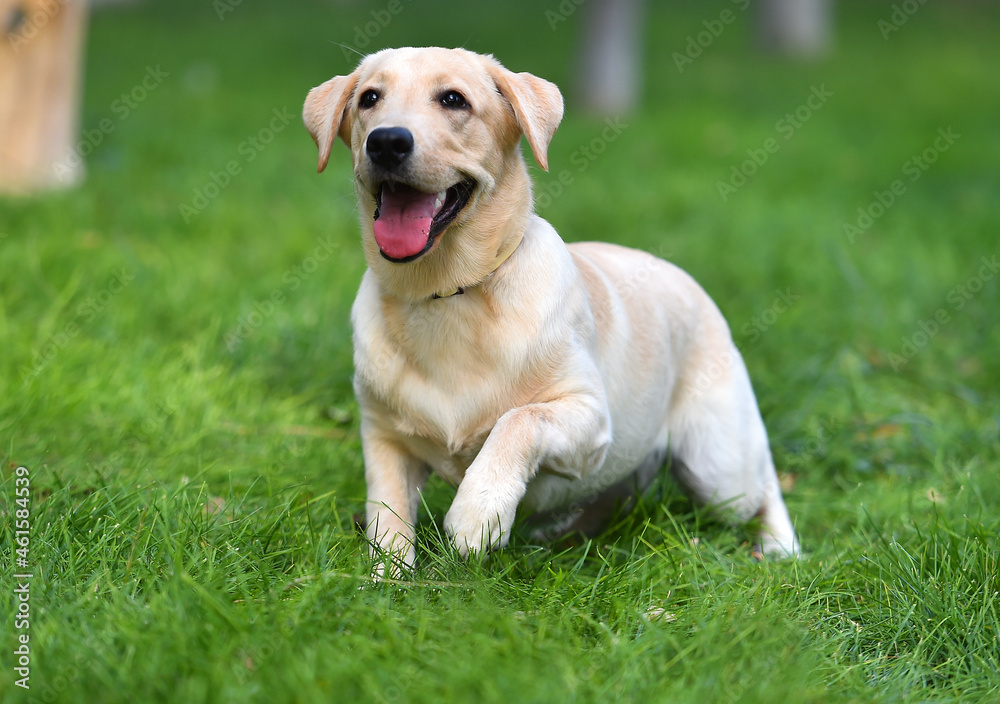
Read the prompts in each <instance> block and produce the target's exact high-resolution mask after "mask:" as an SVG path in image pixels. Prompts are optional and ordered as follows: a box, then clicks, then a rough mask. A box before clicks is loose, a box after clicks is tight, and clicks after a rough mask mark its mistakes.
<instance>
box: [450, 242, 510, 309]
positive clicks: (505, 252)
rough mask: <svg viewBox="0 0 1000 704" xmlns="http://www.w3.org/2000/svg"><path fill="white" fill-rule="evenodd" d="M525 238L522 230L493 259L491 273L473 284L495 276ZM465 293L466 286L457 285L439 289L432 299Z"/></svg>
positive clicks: (476, 284)
mask: <svg viewBox="0 0 1000 704" xmlns="http://www.w3.org/2000/svg"><path fill="white" fill-rule="evenodd" d="M523 239H524V233H523V232H522V233H521V234H520V235H518V236H517V237H515V238H514V239H513V240H512V241H511V243H510V244H508V245H507V246H506V247H505V248H504V249H502V250H500V252H499V253H498V254H497V257H496V259H494V260H493V268H492V269H491V270H490V273H489V274H487V275H486V276H485V277H484V278H483V279H482V281H479V282H478V283H475V284H473V286H478V285H479V284H481V283H482V282H483V281H486V279H488V278H490V277H491V276H493V274H495V273H497V269H499V268H500V267H501V266H502V265H503V263H504V262H505V261H507V260H508V259H510V257H511V255H512V254H514V252H516V251H517V248H518V247H520V246H521V241H522V240H523ZM463 293H465V287H463V286H457V287H455V288H453V289H448V290H445V291H438V292H437V293H435V294H434V295H433V296H431V299H437V298H451V297H452V296H458V295H461V294H463Z"/></svg>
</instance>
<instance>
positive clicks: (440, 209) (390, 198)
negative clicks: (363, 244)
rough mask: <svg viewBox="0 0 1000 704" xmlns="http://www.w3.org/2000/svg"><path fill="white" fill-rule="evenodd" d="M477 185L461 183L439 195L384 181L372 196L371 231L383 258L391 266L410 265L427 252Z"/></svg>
mask: <svg viewBox="0 0 1000 704" xmlns="http://www.w3.org/2000/svg"><path fill="white" fill-rule="evenodd" d="M475 187H476V184H475V182H473V181H461V182H459V183H456V184H455V185H454V186H452V187H451V188H448V189H447V190H444V191H441V192H440V193H424V192H423V191H418V190H417V189H416V188H413V187H412V186H407V185H405V184H402V183H397V182H394V181H386V182H384V183H383V184H382V185H380V186H379V188H378V191H376V192H375V222H374V224H373V230H374V232H375V241H376V242H377V243H378V248H379V251H380V252H381V253H382V256H383V257H384V258H386V259H388V260H389V261H390V262H396V263H400V264H401V263H403V262H409V261H413V260H414V259H416V258H417V257H419V256H421V255H422V254H425V253H427V252H428V251H430V249H431V247H433V246H434V240H435V238H436V237H437V236H438V235H439V234H441V233H442V232H444V230H445V228H446V227H448V225H450V224H451V223H452V221H453V220H454V219H455V218H457V217H458V214H459V213H460V212H461V211H462V208H464V207H465V206H466V204H467V203H468V202H469V198H471V197H472V192H473V191H474V190H475Z"/></svg>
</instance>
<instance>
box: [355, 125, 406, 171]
mask: <svg viewBox="0 0 1000 704" xmlns="http://www.w3.org/2000/svg"><path fill="white" fill-rule="evenodd" d="M365 149H366V150H367V151H368V156H369V157H370V158H371V160H372V161H374V162H375V163H376V164H378V165H379V166H381V167H382V168H385V169H395V168H396V167H397V166H399V165H400V164H402V163H403V162H404V161H406V157H408V156H410V154H412V153H413V133H412V132H410V131H409V130H408V129H406V128H405V127H379V128H378V129H375V130H372V132H371V134H369V135H368V143H367V144H366V146H365Z"/></svg>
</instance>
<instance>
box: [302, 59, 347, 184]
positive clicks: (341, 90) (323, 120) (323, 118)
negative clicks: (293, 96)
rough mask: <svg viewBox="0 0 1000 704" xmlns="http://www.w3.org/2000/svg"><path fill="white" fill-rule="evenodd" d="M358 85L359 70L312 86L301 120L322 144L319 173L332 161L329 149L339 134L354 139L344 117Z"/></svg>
mask: <svg viewBox="0 0 1000 704" xmlns="http://www.w3.org/2000/svg"><path fill="white" fill-rule="evenodd" d="M357 84H358V76H357V72H355V73H352V74H351V75H349V76H334V77H333V78H331V79H330V80H329V81H327V82H326V83H323V84H322V85H318V86H316V87H315V88H313V89H312V90H311V91H309V95H307V96H306V103H305V105H303V106H302V121H303V122H305V123H306V129H307V130H309V134H310V135H311V136H312V138H313V141H314V142H316V146H317V147H319V164H318V166H317V168H316V170H317V171H318V172H320V173H322V172H323V169H325V168H326V163H327V162H328V161H329V160H330V149H331V148H332V147H333V141H334V140H335V139H336V138H337V135H338V134H339V135H340V138H341V139H343V140H344V142H346V143H347V144H350V142H351V131H350V125H349V124H348V121H347V120H345V117H346V115H347V104H348V103H349V102H350V100H351V96H352V95H353V94H354V88H355V87H356V86H357Z"/></svg>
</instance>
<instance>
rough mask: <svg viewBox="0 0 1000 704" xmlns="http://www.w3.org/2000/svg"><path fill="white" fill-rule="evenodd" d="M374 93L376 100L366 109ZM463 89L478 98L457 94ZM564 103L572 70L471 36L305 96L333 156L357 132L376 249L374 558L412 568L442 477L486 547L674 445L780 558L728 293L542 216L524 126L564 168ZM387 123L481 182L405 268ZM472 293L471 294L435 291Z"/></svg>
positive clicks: (371, 269)
mask: <svg viewBox="0 0 1000 704" xmlns="http://www.w3.org/2000/svg"><path fill="white" fill-rule="evenodd" d="M369 89H374V90H377V91H378V94H379V101H378V103H377V104H376V105H375V107H372V108H368V109H361V108H360V107H359V105H358V98H359V96H360V95H362V93H363V92H364V91H366V90H369ZM445 90H456V91H459V92H460V93H461V94H462V95H463V96H465V98H466V99H467V101H468V103H469V104H470V108H469V109H468V110H467V111H455V110H451V109H448V108H446V107H443V106H442V105H441V104H440V101H439V100H438V99H437V96H439V95H440V94H441V93H442V91H445ZM562 111H563V105H562V97H561V95H560V93H559V90H558V89H557V88H556V86H554V85H553V84H551V83H549V82H548V81H544V80H542V79H540V78H537V77H535V76H532V75H530V74H525V73H520V74H515V73H512V72H510V71H508V70H506V69H505V68H503V67H502V66H501V65H500V64H499V63H498V62H497V61H496V60H495V59H493V58H492V57H489V56H482V55H478V54H474V53H471V52H468V51H464V50H460V49H455V50H448V49H438V48H426V49H413V48H407V49H396V50H386V51H382V52H379V53H377V54H373V55H371V56H368V57H367V58H365V59H364V60H363V61H362V62H361V64H360V65H359V66H358V68H357V70H356V71H354V73H352V74H351V75H349V76H338V77H336V78H333V79H331V80H330V81H327V82H326V83H324V84H323V85H321V86H318V87H317V88H314V89H313V90H312V91H311V92H310V93H309V96H308V98H307V99H306V103H305V108H304V110H303V116H304V120H305V123H306V126H307V127H308V129H309V131H310V134H312V136H313V138H314V139H315V141H316V143H317V146H318V147H319V152H320V157H319V169H320V171H322V170H323V168H324V167H325V166H326V163H327V160H328V159H329V156H330V150H331V147H332V144H333V142H334V140H335V138H336V137H338V136H339V137H341V138H342V139H343V140H344V141H345V142H347V143H348V145H349V146H350V149H351V155H352V160H353V167H354V181H355V188H356V195H357V198H358V204H359V210H360V215H361V224H362V239H363V245H364V252H365V257H366V260H367V263H368V270H367V271H366V273H365V275H364V278H363V279H362V282H361V286H360V290H359V291H358V296H357V299H356V301H355V303H354V308H353V311H352V321H353V325H354V361H355V368H356V375H355V391H356V394H357V398H358V402H359V404H360V406H361V411H362V421H361V434H362V442H363V446H364V460H365V478H366V480H367V484H368V508H367V531H368V537H369V539H370V541H371V544H372V550H373V556H375V557H379V556H380V555H384V554H388V555H390V556H392V557H393V558H394V559H395V560H397V561H398V562H399V563H401V564H402V565H406V566H411V565H412V564H413V561H414V546H413V542H414V524H415V522H416V517H417V507H418V503H419V496H420V491H421V488H422V486H423V484H424V482H425V480H426V479H427V477H428V475H429V473H430V472H431V471H433V472H436V473H438V474H439V475H441V476H442V477H444V478H445V479H446V480H448V481H449V482H452V483H453V484H455V485H456V486H457V487H458V490H457V493H456V495H455V499H454V502H453V503H452V505H451V508H450V510H449V511H448V513H447V515H446V517H445V529H446V531H447V533H448V535H449V536H450V538H451V540H452V541H453V542H454V545H455V547H456V548H457V549H458V550H459V551H460V552H461V553H462V554H463V555H468V554H470V553H479V552H481V551H484V550H486V549H489V548H497V547H502V546H504V545H505V544H506V543H507V541H508V539H509V536H510V531H511V526H512V525H513V522H514V517H515V513H516V512H517V509H518V506H519V505H520V506H523V507H524V508H525V509H528V510H531V511H547V510H552V509H556V508H558V507H560V506H565V505H567V504H569V503H571V502H574V501H580V500H584V499H586V498H587V497H589V496H592V495H594V494H596V493H599V492H601V491H602V490H604V489H607V488H608V487H609V486H611V485H613V484H615V483H616V482H618V481H619V480H621V479H623V478H625V477H627V476H628V475H629V474H630V473H631V472H633V471H634V470H635V468H636V467H637V466H638V465H639V464H640V463H641V462H642V461H643V459H644V458H646V457H647V456H650V455H651V453H654V452H656V451H657V450H663V449H664V448H667V447H669V451H670V454H671V455H672V456H673V458H674V462H675V464H674V466H675V468H676V474H677V475H678V478H679V479H680V480H681V482H682V484H683V485H684V486H685V487H686V488H687V489H688V490H689V491H690V493H691V494H692V495H693V497H694V498H695V499H697V500H699V501H701V502H704V503H706V504H710V505H723V506H725V510H726V511H727V512H728V514H729V515H731V516H732V517H733V518H734V519H735V520H738V521H747V520H749V519H751V518H753V517H754V516H760V517H761V529H762V530H761V536H760V538H761V543H762V547H763V550H764V552H765V553H770V554H775V555H779V556H786V555H793V554H795V553H797V551H798V544H797V542H796V538H795V533H794V530H793V528H792V525H791V522H790V521H789V518H788V513H787V511H786V509H785V505H784V502H783V500H782V497H781V491H780V488H779V485H778V480H777V476H776V474H775V470H774V465H773V463H772V460H771V454H770V450H769V448H768V441H767V434H766V431H765V429H764V424H763V421H762V420H761V417H760V413H759V411H758V409H757V404H756V400H755V398H754V394H753V390H752V388H751V385H750V380H749V377H748V375H747V371H746V368H745V366H744V364H743V360H742V358H741V357H740V354H739V352H738V351H737V350H736V347H735V345H734V344H733V341H732V338H731V336H730V333H729V329H728V327H727V325H726V322H725V320H724V319H723V317H722V315H721V313H720V312H719V310H718V308H717V307H716V306H715V304H714V303H713V302H712V301H711V299H710V298H709V297H708V295H707V294H706V293H705V292H704V291H703V290H702V289H701V288H700V287H699V286H698V284H696V283H695V282H694V280H693V279H692V278H691V277H690V276H688V275H687V274H685V273H684V272H683V271H681V270H680V269H678V268H677V267H675V266H673V265H672V264H668V263H667V262H664V261H662V260H660V259H657V258H655V257H653V256H651V255H649V254H646V253H644V252H640V251H636V250H630V249H626V248H624V247H619V246H615V245H611V244H602V243H581V244H574V245H569V246H567V245H566V244H565V243H564V242H563V241H562V239H561V238H560V237H559V235H558V234H557V233H556V231H555V230H554V229H553V228H552V226H551V225H549V223H547V222H546V221H545V220H543V219H542V218H540V217H539V216H538V215H536V214H535V213H534V212H533V208H532V201H531V182H530V179H529V176H528V171H527V167H526V165H525V163H524V160H523V158H522V156H521V151H520V146H519V142H520V138H521V135H522V134H523V135H525V136H526V137H527V140H528V144H529V145H530V147H531V149H532V152H533V153H534V156H535V159H536V161H538V163H539V164H540V165H541V166H542V167H543V168H547V156H546V152H547V148H548V144H549V141H550V139H551V137H552V135H553V133H554V132H555V129H556V127H557V126H558V124H559V122H560V120H561V119H562ZM378 127H405V128H407V129H409V130H410V131H411V132H412V133H413V135H414V137H415V143H416V146H415V149H414V151H413V154H412V156H411V157H410V163H409V164H408V166H407V181H408V183H409V185H411V186H413V187H415V188H418V189H419V190H422V191H425V192H428V193H433V192H438V191H441V190H443V189H446V188H448V187H449V186H452V185H453V184H455V183H457V182H459V181H462V180H466V179H469V178H471V179H474V180H475V182H476V183H477V188H476V190H475V192H474V194H473V196H472V198H471V199H470V201H469V203H468V205H467V206H466V207H465V208H464V209H463V211H462V212H461V213H460V215H459V216H458V218H457V219H456V220H455V221H454V222H453V223H452V224H451V225H450V226H449V227H448V228H447V229H446V230H445V231H444V232H443V233H442V234H441V235H440V236H439V237H438V238H437V241H436V242H435V244H434V247H433V248H432V249H431V250H430V251H428V252H427V253H426V254H424V255H423V256H421V257H420V258H418V259H416V260H415V261H411V262H408V263H405V264H398V263H392V262H390V261H387V260H386V259H384V258H383V257H382V256H380V253H379V249H378V245H377V244H376V242H375V239H374V237H373V234H372V216H373V213H374V210H375V197H374V193H375V191H376V190H377V187H378V183H377V178H378V176H377V171H378V170H377V169H375V168H374V167H373V165H372V163H371V160H370V159H369V158H368V156H367V155H366V151H365V142H366V139H367V136H368V135H369V134H370V133H371V131H372V130H373V129H375V128H378ZM609 207H610V206H609ZM519 237H522V238H523V240H522V241H521V243H520V245H519V246H518V247H517V249H516V251H515V252H514V254H513V255H512V256H511V257H510V258H509V259H507V260H506V261H505V262H504V263H503V264H502V265H501V266H500V267H499V268H498V269H496V270H495V271H493V270H492V269H491V267H492V265H493V262H494V261H495V259H496V258H497V254H498V252H502V251H503V250H504V248H505V244H506V243H510V242H512V241H513V240H514V239H516V238H519ZM460 286H461V287H463V288H464V291H465V293H464V294H463V295H457V296H453V297H450V298H442V299H435V298H433V297H432V296H433V294H434V293H435V292H437V291H443V290H451V289H454V288H457V287H460Z"/></svg>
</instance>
